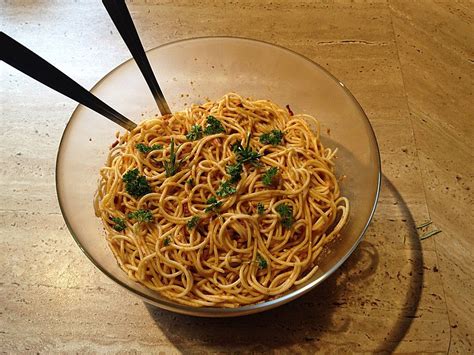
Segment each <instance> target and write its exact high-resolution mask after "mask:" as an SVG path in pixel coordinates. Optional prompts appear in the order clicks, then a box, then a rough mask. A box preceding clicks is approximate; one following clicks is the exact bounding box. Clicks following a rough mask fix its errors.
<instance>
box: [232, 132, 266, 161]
mask: <svg viewBox="0 0 474 355" xmlns="http://www.w3.org/2000/svg"><path fill="white" fill-rule="evenodd" d="M250 137H251V134H250V133H249V134H248V135H247V143H246V146H245V148H244V147H243V146H242V144H241V143H240V142H237V143H234V144H233V145H232V151H233V152H234V153H235V154H236V155H237V162H238V163H240V164H245V163H251V164H253V165H256V166H257V165H259V164H260V163H259V161H258V159H260V158H261V157H262V155H260V154H258V153H257V152H254V151H253V150H252V147H250Z"/></svg>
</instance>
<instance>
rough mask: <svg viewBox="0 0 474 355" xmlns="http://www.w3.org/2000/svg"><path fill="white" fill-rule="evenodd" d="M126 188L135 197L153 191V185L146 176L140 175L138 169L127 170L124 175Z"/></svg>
mask: <svg viewBox="0 0 474 355" xmlns="http://www.w3.org/2000/svg"><path fill="white" fill-rule="evenodd" d="M122 179H123V182H124V183H125V189H126V190H127V192H128V193H129V194H130V195H132V196H133V197H141V196H144V195H146V194H149V193H150V192H151V187H150V185H149V184H148V181H146V178H145V177H144V176H140V175H139V172H138V169H133V170H129V171H127V172H126V173H125V174H124V175H123V177H122Z"/></svg>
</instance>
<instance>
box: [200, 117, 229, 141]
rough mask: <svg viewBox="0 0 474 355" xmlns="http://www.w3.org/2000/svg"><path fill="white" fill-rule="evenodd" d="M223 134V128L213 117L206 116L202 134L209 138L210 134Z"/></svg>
mask: <svg viewBox="0 0 474 355" xmlns="http://www.w3.org/2000/svg"><path fill="white" fill-rule="evenodd" d="M218 133H225V128H224V126H223V125H222V123H221V121H219V120H218V119H217V118H215V117H214V116H207V121H206V128H204V134H205V135H206V136H210V135H211V134H218Z"/></svg>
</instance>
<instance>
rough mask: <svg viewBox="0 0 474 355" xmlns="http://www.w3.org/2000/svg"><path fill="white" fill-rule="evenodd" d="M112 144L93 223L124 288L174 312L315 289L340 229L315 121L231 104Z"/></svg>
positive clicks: (201, 109) (334, 184) (186, 114)
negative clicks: (166, 302) (325, 253)
mask: <svg viewBox="0 0 474 355" xmlns="http://www.w3.org/2000/svg"><path fill="white" fill-rule="evenodd" d="M310 125H312V126H313V125H314V127H315V133H313V131H311V129H310ZM117 139H118V142H116V145H114V146H113V147H112V148H111V150H110V152H109V155H108V158H107V162H106V165H105V167H104V168H102V169H101V171H100V182H99V188H98V191H97V194H96V197H95V200H94V207H95V210H96V214H97V216H98V217H100V218H101V219H102V221H103V224H104V226H105V229H106V233H107V241H108V244H109V246H110V249H111V250H112V252H113V254H114V255H115V258H116V259H117V262H118V264H119V265H120V267H121V268H122V269H123V270H124V271H125V272H126V273H127V275H128V277H129V278H131V279H132V280H134V281H137V282H139V283H141V284H142V285H144V286H146V287H148V288H150V289H153V290H156V291H158V292H159V293H160V294H161V295H163V296H165V297H167V298H170V299H172V300H173V301H177V302H179V303H182V304H186V305H190V306H195V307H202V306H213V307H238V306H242V305H247V304H253V303H257V302H261V301H264V300H267V299H269V298H272V297H275V296H278V295H281V294H282V293H284V292H286V291H288V290H290V289H291V288H293V287H295V286H297V285H299V284H302V283H304V282H306V281H308V280H309V279H311V277H312V276H313V275H314V274H315V273H316V271H317V269H318V266H317V260H318V256H319V255H320V253H321V251H322V250H323V247H324V245H325V244H327V243H328V242H329V241H331V240H332V239H334V238H335V237H336V236H338V235H339V233H340V231H341V228H342V227H343V226H344V224H345V223H346V221H347V218H348V212H349V201H348V200H347V199H346V198H345V197H342V196H341V195H340V190H339V185H338V181H337V179H336V177H335V175H334V172H333V171H334V156H335V154H336V150H331V149H329V148H324V147H323V145H322V144H321V142H320V139H319V124H318V121H317V120H316V119H315V118H313V117H312V116H309V115H293V113H292V112H291V110H290V109H289V108H288V110H284V109H282V108H280V107H278V106H277V105H275V104H274V103H272V102H270V101H268V100H257V101H251V100H249V99H244V98H242V97H240V96H239V95H237V94H233V93H231V94H227V95H225V96H224V97H223V98H222V99H220V100H219V101H216V102H207V103H205V104H202V105H193V106H192V107H191V108H189V109H188V110H186V111H183V112H177V113H175V114H173V115H170V116H164V117H160V118H152V119H147V120H144V121H143V122H141V123H140V124H139V125H138V126H137V127H136V128H135V129H134V130H133V131H131V132H126V133H124V134H123V135H122V136H117Z"/></svg>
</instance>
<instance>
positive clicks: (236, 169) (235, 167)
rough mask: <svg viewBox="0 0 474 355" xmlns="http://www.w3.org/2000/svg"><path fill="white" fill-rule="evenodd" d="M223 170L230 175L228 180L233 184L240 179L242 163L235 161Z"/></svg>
mask: <svg viewBox="0 0 474 355" xmlns="http://www.w3.org/2000/svg"><path fill="white" fill-rule="evenodd" d="M225 171H226V172H227V174H229V175H230V182H231V183H233V184H235V183H237V182H239V180H240V175H241V174H242V164H241V163H235V164H231V165H227V166H226V168H225Z"/></svg>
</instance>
